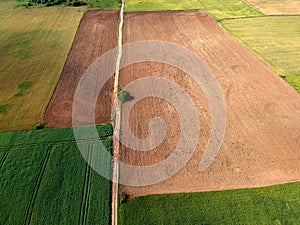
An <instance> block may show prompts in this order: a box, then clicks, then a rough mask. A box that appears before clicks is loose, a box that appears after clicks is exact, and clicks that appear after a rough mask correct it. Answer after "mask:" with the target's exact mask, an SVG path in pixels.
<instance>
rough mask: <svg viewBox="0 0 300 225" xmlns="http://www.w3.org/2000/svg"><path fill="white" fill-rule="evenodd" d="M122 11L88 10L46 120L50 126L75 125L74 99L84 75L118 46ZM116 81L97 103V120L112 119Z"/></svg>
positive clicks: (109, 85)
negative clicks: (73, 119) (98, 59)
mask: <svg viewBox="0 0 300 225" xmlns="http://www.w3.org/2000/svg"><path fill="white" fill-rule="evenodd" d="M118 18H119V11H117V10H114V11H88V12H86V13H85V14H84V16H83V18H82V21H81V23H80V26H79V28H78V31H77V33H76V36H75V39H74V42H73V46H72V49H71V52H70V54H69V57H68V59H67V61H66V64H65V66H64V69H63V71H62V74H61V77H60V80H59V82H58V84H57V87H56V89H55V92H54V94H53V97H52V99H51V102H50V104H49V106H48V108H47V111H46V114H45V117H44V122H45V123H46V124H47V125H48V126H50V127H65V126H72V102H73V98H74V93H75V90H76V87H77V85H78V82H79V80H80V78H81V77H82V75H83V73H84V72H85V71H86V69H87V68H88V67H89V66H90V65H91V64H92V63H93V62H94V61H95V60H96V59H97V58H98V57H99V56H101V55H102V54H104V53H105V52H107V51H109V50H110V49H112V48H115V47H116V46H117V40H118V38H117V35H118V26H119V19H118ZM112 91H113V80H112V79H110V80H109V81H108V82H107V83H106V84H105V86H104V88H103V89H102V90H101V92H100V95H99V98H98V103H97V106H96V122H97V123H102V122H106V121H110V120H111V118H110V114H111V105H112V101H111V94H112Z"/></svg>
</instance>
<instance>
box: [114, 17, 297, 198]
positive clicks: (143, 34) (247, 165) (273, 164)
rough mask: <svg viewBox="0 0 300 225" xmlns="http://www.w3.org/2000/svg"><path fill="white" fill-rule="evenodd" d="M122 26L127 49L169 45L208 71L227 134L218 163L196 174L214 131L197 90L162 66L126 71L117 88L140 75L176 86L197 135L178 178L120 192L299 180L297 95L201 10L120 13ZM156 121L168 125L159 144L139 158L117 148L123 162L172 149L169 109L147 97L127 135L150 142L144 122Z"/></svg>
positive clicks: (175, 131) (139, 161) (142, 160)
mask: <svg viewBox="0 0 300 225" xmlns="http://www.w3.org/2000/svg"><path fill="white" fill-rule="evenodd" d="M124 24H125V27H124V42H125V43H128V42H133V41H138V40H164V41H169V42H174V43H177V44H179V45H181V46H183V47H185V48H188V49H189V50H191V51H192V52H194V53H195V54H196V55H198V56H199V58H200V59H202V60H203V61H204V62H205V63H206V64H207V65H208V66H209V67H210V69H211V70H212V72H213V73H214V75H215V76H216V78H217V81H218V83H219V85H220V88H221V91H222V93H223V96H224V99H225V102H226V107H227V129H226V134H225V138H224V141H223V145H222V147H221V150H220V152H219V154H218V156H217V157H216V159H215V161H214V162H213V163H212V165H211V166H210V167H209V168H208V169H207V170H205V171H204V172H200V171H199V170H198V165H199V162H200V159H201V157H202V154H203V151H204V149H205V146H206V144H207V140H208V138H209V134H210V127H211V115H210V113H211V111H210V109H209V107H208V103H207V100H206V98H205V96H204V95H203V93H202V91H201V90H199V88H198V87H197V86H196V84H195V83H194V82H193V81H192V80H191V78H189V77H188V76H187V75H186V74H184V73H182V72H181V71H179V70H177V69H174V68H172V67H170V66H167V65H164V64H160V63H154V62H147V63H140V64H135V65H131V66H128V67H127V68H125V69H123V70H122V71H121V75H120V86H121V87H124V86H125V85H126V84H128V83H130V82H131V81H133V80H135V79H137V78H140V77H143V76H159V77H166V78H168V79H171V80H173V81H175V82H177V83H178V84H179V85H181V87H183V88H184V89H185V90H186V92H187V93H188V94H189V95H190V96H191V98H192V99H193V101H194V103H195V105H196V107H197V112H198V115H199V120H200V124H201V128H202V130H201V133H200V137H199V144H198V146H197V149H196V152H195V154H194V155H193V157H192V159H191V160H190V161H189V163H188V164H187V165H186V166H185V167H184V168H183V169H182V170H181V171H180V172H179V173H177V174H176V175H175V176H173V177H172V178H170V179H168V180H166V181H164V182H162V183H159V184H156V185H151V186H145V187H129V186H122V191H123V192H125V193H126V194H128V195H130V196H139V195H147V194H153V193H170V192H190V191H205V190H219V189H231V188H241V187H253V186H264V185H270V184H274V183H282V182H288V181H295V180H299V179H300V163H299V161H300V95H299V94H297V93H296V91H295V90H293V88H292V87H290V86H289V85H288V84H287V83H285V81H283V80H282V79H281V78H279V77H278V76H277V75H276V74H275V73H274V72H273V71H271V69H270V68H269V67H268V66H266V65H265V64H264V63H262V62H261V61H260V60H259V59H257V58H256V57H255V56H254V55H253V54H252V53H251V52H250V51H249V50H248V49H246V48H245V47H243V46H242V45H241V44H240V43H239V42H238V41H236V40H235V39H233V38H232V37H230V36H229V35H228V34H227V33H226V32H225V31H224V30H223V29H222V28H221V27H220V26H219V25H218V24H217V23H216V21H215V20H214V19H213V18H212V17H211V16H209V15H208V14H207V13H205V12H203V11H188V12H183V11H182V12H132V13H126V14H125V21H124ZM145 88H147V87H145ZM183 104H184V103H183ZM154 116H161V117H162V118H163V119H164V120H165V122H166V124H167V127H168V132H167V136H166V138H165V140H164V141H163V143H161V144H160V145H159V146H158V147H157V148H156V149H154V150H152V151H149V152H143V153H139V152H137V151H133V150H130V149H128V148H126V147H125V146H121V159H122V161H124V162H126V163H128V164H132V165H149V164H152V163H155V162H159V161H161V160H163V159H164V158H165V157H167V156H168V155H169V154H170V153H171V152H172V150H173V149H174V148H175V146H176V144H177V141H178V137H179V131H180V126H179V118H178V115H177V113H176V111H175V110H174V108H173V107H172V106H170V105H169V104H168V103H166V102H164V101H163V100H161V99H156V98H153V97H150V98H146V99H144V100H142V101H140V102H139V103H137V104H136V105H135V107H134V108H133V110H132V112H131V115H130V124H131V128H132V131H133V132H134V134H135V135H136V136H138V137H140V138H145V137H147V136H148V135H149V133H148V122H149V119H150V118H152V117H154ZM158 132H159V131H158Z"/></svg>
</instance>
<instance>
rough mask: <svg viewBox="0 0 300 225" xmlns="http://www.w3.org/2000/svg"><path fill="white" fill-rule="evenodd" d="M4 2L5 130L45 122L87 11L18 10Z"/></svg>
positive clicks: (1, 83)
mask: <svg viewBox="0 0 300 225" xmlns="http://www.w3.org/2000/svg"><path fill="white" fill-rule="evenodd" d="M15 5H16V2H15V1H11V0H7V1H0V62H1V63H0V132H3V131H11V130H23V129H28V128H31V127H32V126H33V125H35V124H37V123H38V122H40V121H41V120H42V118H43V115H44V112H45V109H46V107H47V104H48V102H49V100H50V98H51V96H52V93H53V90H54V88H55V85H56V83H57V81H58V79H59V76H60V73H61V70H62V68H63V65H64V63H65V60H66V58H67V55H68V52H69V50H70V48H71V45H72V41H73V38H74V35H75V32H76V30H77V27H78V24H79V21H80V19H81V17H82V14H83V12H84V8H74V7H47V8H46V7H44V8H31V9H26V8H25V7H22V8H14V6H15Z"/></svg>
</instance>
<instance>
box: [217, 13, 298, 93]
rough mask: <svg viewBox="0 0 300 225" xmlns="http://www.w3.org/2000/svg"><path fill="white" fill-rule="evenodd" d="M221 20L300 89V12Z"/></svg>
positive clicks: (224, 25)
mask: <svg viewBox="0 0 300 225" xmlns="http://www.w3.org/2000/svg"><path fill="white" fill-rule="evenodd" d="M221 24H222V26H223V27H224V28H225V29H226V30H227V31H228V32H229V33H230V34H231V35H232V36H234V37H235V38H237V39H238V40H239V41H240V42H241V43H243V44H244V45H246V46H247V47H248V48H249V49H251V50H252V51H253V52H254V53H255V54H256V55H257V56H258V57H260V58H261V59H262V60H263V61H264V62H265V63H266V64H268V65H269V66H270V67H271V68H272V69H273V70H274V71H275V72H276V73H277V74H278V75H282V76H286V78H285V79H286V81H287V82H289V83H290V84H291V85H292V86H293V87H294V88H295V89H296V90H298V92H299V90H300V78H299V76H300V67H299V65H300V44H299V43H300V16H271V17H262V18H249V19H234V20H224V21H222V22H221ZM299 93H300V92H299Z"/></svg>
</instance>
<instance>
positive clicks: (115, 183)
mask: <svg viewBox="0 0 300 225" xmlns="http://www.w3.org/2000/svg"><path fill="white" fill-rule="evenodd" d="M124 8H125V0H122V3H121V9H120V24H119V36H118V57H117V61H116V69H115V77H114V78H115V80H114V90H113V108H114V109H113V110H114V113H115V114H114V118H113V124H114V131H113V161H112V163H113V165H112V194H111V224H112V225H118V195H119V163H118V159H119V154H120V143H119V140H120V138H119V137H120V123H121V106H120V105H119V101H118V87H119V75H120V64H121V58H122V40H123V33H122V32H123V26H124Z"/></svg>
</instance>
